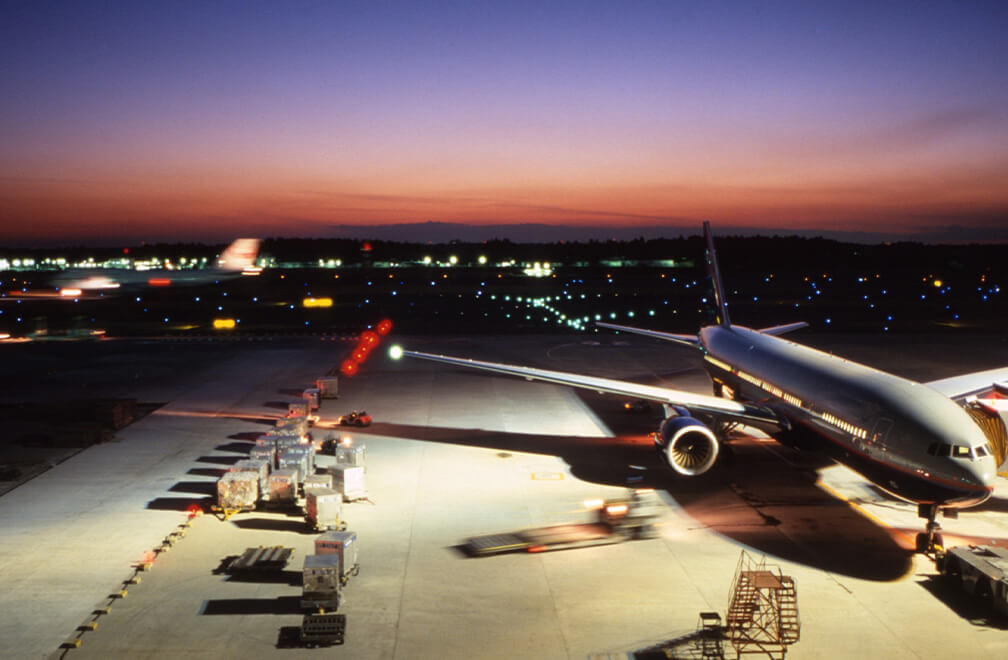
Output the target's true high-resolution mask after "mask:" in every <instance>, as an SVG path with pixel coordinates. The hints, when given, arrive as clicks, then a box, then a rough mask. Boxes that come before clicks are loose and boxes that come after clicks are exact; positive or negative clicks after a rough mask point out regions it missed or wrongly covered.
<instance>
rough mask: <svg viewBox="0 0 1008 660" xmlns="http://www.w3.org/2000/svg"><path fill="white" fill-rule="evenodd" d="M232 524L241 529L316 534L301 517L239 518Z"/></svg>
mask: <svg viewBox="0 0 1008 660" xmlns="http://www.w3.org/2000/svg"><path fill="white" fill-rule="evenodd" d="M231 524H232V525H234V526H235V527H238V528H240V529H256V530H262V531H267V532H294V533H297V534H314V533H315V532H314V530H312V529H311V527H310V526H309V525H308V523H306V522H305V521H304V520H303V519H300V518H285V519H278V518H238V519H235V520H232V521H231Z"/></svg>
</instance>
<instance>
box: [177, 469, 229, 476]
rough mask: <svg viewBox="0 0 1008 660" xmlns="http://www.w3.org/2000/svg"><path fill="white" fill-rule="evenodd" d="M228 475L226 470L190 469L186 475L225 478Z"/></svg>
mask: <svg viewBox="0 0 1008 660" xmlns="http://www.w3.org/2000/svg"><path fill="white" fill-rule="evenodd" d="M226 473H227V470H225V469H224V468H189V470H188V471H187V472H186V474H191V475H193V476H194V477H216V478H220V477H223V476H224V475H225V474H226Z"/></svg>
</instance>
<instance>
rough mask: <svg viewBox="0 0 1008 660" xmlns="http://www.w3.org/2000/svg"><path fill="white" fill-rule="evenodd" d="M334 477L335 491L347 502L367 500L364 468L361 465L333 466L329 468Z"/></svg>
mask: <svg viewBox="0 0 1008 660" xmlns="http://www.w3.org/2000/svg"><path fill="white" fill-rule="evenodd" d="M329 470H330V473H331V474H332V476H333V489H334V490H337V491H339V492H340V493H342V495H343V499H344V500H346V501H347V502H352V501H354V500H363V499H366V498H367V490H366V489H365V488H364V468H363V467H362V466H359V465H333V466H332V467H330V468H329Z"/></svg>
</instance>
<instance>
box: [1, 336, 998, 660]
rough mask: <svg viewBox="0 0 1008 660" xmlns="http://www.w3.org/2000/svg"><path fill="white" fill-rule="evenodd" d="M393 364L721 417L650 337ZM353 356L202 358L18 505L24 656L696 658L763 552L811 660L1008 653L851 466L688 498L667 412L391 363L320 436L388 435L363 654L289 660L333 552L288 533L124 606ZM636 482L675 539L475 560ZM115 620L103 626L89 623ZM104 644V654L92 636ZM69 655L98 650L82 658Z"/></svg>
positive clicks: (940, 357)
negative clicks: (561, 382) (505, 364)
mask: <svg viewBox="0 0 1008 660" xmlns="http://www.w3.org/2000/svg"><path fill="white" fill-rule="evenodd" d="M397 341H401V342H402V343H403V344H404V345H406V346H408V347H409V348H414V349H417V350H424V351H435V352H445V353H451V354H458V355H467V356H472V357H477V358H484V359H495V360H498V361H509V362H518V363H525V364H532V365H536V366H543V367H549V368H553V369H563V370H583V371H590V372H591V373H594V374H597V375H602V376H610V377H625V378H634V379H641V380H649V381H652V382H654V381H658V380H660V381H663V382H667V383H669V384H670V385H672V386H675V387H682V388H693V389H696V390H698V391H709V389H708V388H709V383H708V382H707V381H706V378H705V376H704V375H703V374H702V373H701V372H699V371H698V370H697V366H698V363H697V360H696V358H695V356H694V355H692V354H691V353H690V352H689V351H688V350H686V351H684V350H682V349H678V348H675V347H670V346H668V345H662V344H660V343H657V342H655V341H653V340H648V339H646V338H627V337H623V336H610V335H589V336H585V335H572V336H558V335H550V336H532V337H529V336H522V337H488V336H480V337H474V338H460V337H448V336H434V337H425V338H399V339H397ZM831 341H832V342H833V343H834V344H835V345H836V346H838V348H837V351H838V352H840V353H842V354H845V355H849V356H850V357H854V358H859V359H864V360H865V361H868V362H869V363H871V364H873V365H875V366H879V367H883V368H890V369H893V370H897V371H899V372H900V373H904V374H906V375H912V376H915V377H918V378H922V379H927V378H939V377H944V376H948V375H952V374H954V373H960V372H965V371H971V370H976V369H980V368H987V367H992V366H998V365H1002V364H1008V351H1006V350H1005V348H1004V346H1003V344H1001V343H999V342H988V344H987V345H986V346H984V345H983V344H982V342H978V341H972V342H970V343H969V344H968V345H966V344H963V350H962V351H961V352H957V350H958V347H957V346H956V344H955V343H952V342H949V341H946V340H944V339H941V340H939V339H930V338H921V337H919V338H911V339H907V338H905V337H904V338H897V339H895V340H894V341H892V343H891V344H889V345H888V346H885V345H882V346H881V347H880V346H879V343H878V342H877V341H876V338H857V337H853V338H842V337H833V338H831ZM883 341H884V340H883ZM161 348H163V347H161V346H160V345H159V344H150V345H146V346H139V347H137V348H136V349H135V350H136V352H137V353H136V360H133V361H130V360H125V359H124V360H121V363H119V364H118V366H117V367H116V368H117V369H121V370H130V369H134V368H136V365H137V364H138V363H142V360H143V357H142V354H143V353H144V352H146V351H150V352H153V353H156V352H157V351H159V350H160V349H161ZM348 348H349V344H339V343H334V342H323V341H319V340H311V339H307V338H306V339H304V340H301V341H293V340H290V341H286V342H283V343H279V344H278V343H268V342H264V343H251V342H250V343H248V344H243V345H241V346H222V347H221V351H220V354H219V355H216V356H214V357H213V359H212V360H211V359H208V357H207V356H202V357H201V354H200V353H199V352H193V353H184V354H182V355H180V356H178V361H179V362H183V363H184V361H185V360H192V366H193V369H192V371H191V375H190V377H189V378H186V377H185V374H186V373H189V372H188V371H187V370H186V369H182V370H181V371H180V372H179V373H178V374H176V375H177V377H176V378H172V379H166V381H164V382H159V383H154V382H151V383H147V382H145V380H144V379H143V378H139V379H135V380H134V382H133V383H132V384H131V385H130V387H131V389H130V390H129V391H131V392H133V395H134V396H137V397H138V398H139V399H140V400H142V401H144V400H147V401H153V400H156V401H159V402H162V401H167V403H166V404H165V405H163V406H161V407H160V408H158V409H157V410H155V411H154V412H153V413H151V414H150V415H148V416H146V417H144V418H143V419H141V420H139V421H137V422H135V423H134V424H132V425H131V426H129V427H127V428H125V429H122V430H121V431H119V432H117V434H116V441H115V442H112V443H106V444H102V445H97V446H94V447H91V448H88V449H86V450H84V451H81V452H79V453H77V454H75V455H73V456H71V457H70V458H67V459H66V460H64V461H63V462H61V463H59V464H58V465H56V466H54V467H53V468H52V469H50V470H48V471H46V472H44V473H43V474H41V475H40V476H38V477H36V478H34V479H32V480H31V481H28V482H26V483H24V484H22V485H21V486H19V487H18V488H15V489H14V490H12V491H10V492H8V493H6V494H4V495H3V496H2V497H0V525H2V526H3V529H4V533H3V535H2V537H0V575H2V579H3V584H4V589H3V590H2V592H0V612H3V613H4V616H3V618H2V620H0V634H2V635H3V639H4V648H5V653H4V655H5V656H7V657H32V658H34V657H66V658H98V657H101V658H108V657H129V658H134V657H139V658H162V657H163V658H169V657H171V658H174V657H178V656H180V655H183V654H184V655H186V656H191V657H239V656H244V657H271V656H274V655H276V656H282V657H294V656H307V655H309V654H315V655H325V656H326V657H346V658H354V659H355V660H356V659H361V658H498V657H500V658H504V657H508V658H514V657H530V658H586V657H592V656H601V657H606V656H607V654H612V655H618V654H621V653H624V654H625V653H629V652H633V651H635V650H639V649H643V648H647V647H649V646H653V645H656V644H660V643H661V642H663V641H664V640H668V639H670V638H673V637H676V636H679V635H682V634H684V633H688V632H690V631H692V630H694V629H695V628H696V625H697V619H698V615H699V613H700V612H702V611H720V612H721V613H722V614H723V613H724V611H725V609H726V607H727V604H728V597H729V590H730V587H731V581H732V578H733V574H734V571H735V568H736V564H737V562H738V559H739V554H740V552H741V551H742V550H743V549H744V550H746V551H747V552H749V553H750V554H752V555H754V556H756V557H760V556H762V555H764V554H765V555H766V556H767V560H768V561H769V562H771V563H773V564H777V565H779V566H780V567H781V569H782V570H783V572H784V574H786V575H791V576H793V577H794V578H795V581H796V583H797V592H798V606H799V612H800V617H801V622H802V630H801V640H800V641H799V642H798V643H797V644H795V645H793V646H792V647H790V648H789V650H788V657H790V658H821V657H830V658H834V657H858V656H861V657H886V658H930V657H935V658H938V657H950V656H951V657H973V658H1003V657H1004V656H1005V655H1006V653H1008V630H1006V626H1005V624H1004V622H998V621H994V620H990V619H989V618H988V617H987V616H986V614H985V612H984V611H983V610H982V609H981V608H979V607H978V605H977V604H976V603H974V602H973V601H971V600H970V599H969V598H967V597H965V596H964V595H961V594H959V593H958V591H956V590H955V589H951V588H949V586H948V585H947V584H945V583H944V582H943V581H941V580H939V579H936V578H935V571H934V567H933V566H932V565H931V563H930V562H929V561H927V560H926V559H924V558H922V557H916V556H914V555H912V554H911V552H910V550H909V548H910V546H911V545H912V540H913V539H912V535H913V533H915V532H916V531H917V529H918V528H919V527H920V523H919V521H918V520H917V519H916V516H915V515H914V514H915V511H914V509H913V507H911V506H910V505H907V504H902V503H899V502H894V501H892V500H891V499H889V498H888V497H886V496H884V495H883V494H881V493H879V492H878V491H877V490H875V489H874V488H872V487H871V486H870V484H867V482H865V481H864V480H863V479H860V478H859V477H858V476H857V475H854V474H853V473H851V472H850V471H848V470H846V469H844V468H840V467H837V466H831V465H830V464H828V463H827V462H824V461H822V460H821V459H820V457H818V456H815V455H811V456H809V455H805V454H799V453H797V452H794V451H792V450H789V449H786V448H782V447H780V446H778V445H776V444H775V443H772V442H767V441H764V440H762V439H760V438H753V437H745V438H740V439H739V441H738V442H737V445H736V449H735V452H734V453H735V460H734V461H733V462H732V463H731V464H730V465H726V466H723V467H721V468H719V469H717V470H716V471H715V472H712V473H709V474H708V475H704V476H702V477H699V478H695V479H675V478H673V477H672V476H671V474H670V473H669V472H668V471H667V470H663V469H660V468H661V466H660V465H659V463H658V461H657V458H656V456H655V454H654V452H653V449H652V448H651V447H650V439H649V438H648V437H647V434H648V433H649V431H650V430H652V429H653V428H654V427H655V425H656V420H655V416H656V411H651V412H650V413H637V414H635V413H627V412H624V411H623V410H622V409H621V408H622V402H621V401H615V400H613V399H609V398H604V397H600V396H597V395H591V394H578V393H575V392H574V391H572V390H569V389H566V388H562V387H558V386H553V385H548V384H541V383H527V382H524V381H522V380H519V379H513V378H506V377H497V376H494V375H490V374H485V373H480V372H473V371H464V370H459V369H454V368H451V367H448V366H444V365H437V364H433V363H427V362H419V361H409V360H406V361H402V362H391V361H389V360H387V359H384V358H383V357H379V356H375V357H374V358H373V359H372V360H371V361H369V362H368V363H367V364H366V365H365V367H364V368H363V369H362V371H361V372H360V373H359V374H358V375H357V376H355V377H354V378H352V379H343V380H342V381H341V396H340V398H339V399H337V400H326V401H324V402H323V407H322V411H321V413H322V419H321V422H320V427H321V426H325V425H326V423H327V421H331V420H332V419H333V418H334V417H335V416H337V415H339V414H342V413H345V412H347V411H349V410H350V409H353V408H358V409H359V408H365V409H367V411H368V412H369V413H371V414H372V415H373V417H374V419H375V423H374V424H373V425H372V426H371V427H370V428H367V429H363V430H356V429H355V430H352V431H345V430H340V431H339V432H340V433H342V434H349V435H352V436H353V437H354V439H355V441H356V442H358V443H361V442H363V443H364V444H365V445H366V447H367V466H368V471H367V475H366V479H367V488H368V491H369V497H370V500H371V501H370V502H355V503H352V504H347V505H346V506H345V509H344V512H345V518H346V519H347V521H348V524H349V527H350V529H351V530H353V531H355V532H357V534H358V539H359V553H360V564H361V572H360V574H359V575H358V576H356V577H353V578H351V579H350V582H349V584H348V585H347V587H346V593H345V595H346V601H345V603H344V605H343V606H341V608H340V611H341V612H342V613H344V614H345V615H346V617H347V637H346V643H345V644H344V645H342V646H336V647H332V648H330V649H328V650H309V649H281V648H277V643H278V640H279V639H280V637H281V631H282V629H283V628H285V627H290V626H296V625H298V624H299V623H300V620H301V614H300V611H299V608H298V605H299V602H298V601H299V598H300V586H299V584H300V583H299V577H300V568H301V563H302V561H303V557H304V556H305V554H307V553H309V552H310V551H311V548H312V542H313V539H314V535H313V534H310V533H308V532H307V529H306V528H305V527H304V525H303V523H302V522H301V521H300V520H299V519H298V518H296V517H293V516H289V515H285V514H282V513H266V512H251V513H242V514H238V515H236V516H234V517H233V518H231V519H230V520H228V521H221V520H218V519H216V518H214V517H213V516H210V515H203V516H200V517H197V518H195V519H194V520H193V521H192V524H191V527H188V528H186V534H185V536H184V537H183V538H179V539H178V540H177V541H176V542H175V543H174V544H173V546H172V547H171V549H170V550H167V551H165V552H163V553H160V554H159V555H158V556H157V557H156V559H155V561H154V563H153V564H152V566H151V570H149V571H147V572H143V573H141V574H140V576H141V577H142V580H141V581H140V582H139V583H138V584H124V582H125V581H127V579H128V578H130V577H131V576H133V575H134V570H135V569H134V566H135V565H136V563H137V562H140V561H142V560H143V559H145V557H149V556H150V555H149V553H150V551H151V550H152V549H154V548H156V547H159V546H161V544H162V541H163V539H164V538H165V537H166V536H168V535H169V534H171V533H172V532H173V531H177V530H179V529H180V528H179V525H180V524H182V523H183V522H184V521H185V520H186V519H187V514H186V510H187V509H188V507H189V506H190V505H191V504H192V503H194V502H198V501H201V500H203V499H204V498H205V497H207V496H209V495H211V494H213V493H214V492H215V489H214V482H215V480H216V477H217V476H218V475H219V474H220V472H221V470H223V469H226V467H227V465H229V464H230V463H233V462H234V461H236V460H238V459H240V458H241V457H242V456H243V455H244V454H245V453H247V451H248V448H249V446H250V440H251V439H252V438H254V437H255V435H257V434H258V433H259V432H262V431H263V430H265V429H267V428H268V427H269V425H270V424H271V421H272V419H274V418H276V417H278V416H279V415H280V414H281V411H282V409H284V408H285V407H286V402H287V401H291V400H295V399H296V398H297V396H298V393H299V392H300V390H301V389H302V388H304V387H307V386H309V385H310V384H311V383H312V381H313V380H314V378H315V377H317V376H320V375H323V374H324V372H325V371H327V370H328V369H329V368H330V367H332V366H333V365H336V364H338V363H339V361H340V359H341V358H342V353H343V352H345V351H346V350H347V349H348ZM859 352H860V353H859ZM862 354H868V355H869V357H871V358H872V359H871V360H869V359H868V358H867V357H865V356H864V355H862ZM953 356H955V357H953ZM950 370H951V371H950ZM112 373H115V372H114V370H113V371H112ZM123 373H125V371H123ZM145 387H146V388H150V390H151V391H149V392H147V391H145ZM316 432H318V431H316ZM323 432H324V431H323ZM628 483H629V484H632V485H634V486H652V487H655V488H657V489H658V490H659V492H660V493H661V495H662V498H663V501H664V503H665V504H666V511H665V514H664V516H663V519H662V526H661V528H660V529H661V534H660V537H659V538H657V539H650V540H639V541H631V542H626V543H621V544H615V545H605V546H599V547H591V548H581V549H575V550H567V551H557V552H546V553H538V554H509V555H501V556H495V557H488V558H468V557H465V556H464V555H463V554H461V553H460V552H459V551H458V550H457V549H456V546H457V544H458V543H460V542H461V541H463V540H464V539H466V538H468V537H471V536H476V535H480V534H489V533H494V532H506V531H511V530H515V529H523V528H529V527H536V526H543V525H550V524H559V523H565V522H571V521H581V520H587V519H588V516H589V513H588V512H586V511H585V510H584V506H583V501H584V500H585V499H588V498H598V497H603V498H604V497H618V496H621V495H623V494H624V493H625V492H626V485H627V484H628ZM1006 490H1008V484H1005V483H1004V481H1002V482H1001V483H999V485H998V491H997V492H996V494H995V497H994V498H993V499H992V500H991V501H990V502H988V503H987V504H985V505H983V506H981V507H977V508H976V509H972V510H969V511H966V512H963V513H962V514H960V517H959V519H958V520H949V521H943V525H944V527H945V531H946V538H947V540H948V541H949V542H951V541H952V539H953V538H961V537H968V538H970V539H978V538H982V539H984V540H985V541H986V542H997V543H999V544H1005V543H1008V516H1006V513H1008V495H1006ZM258 545H284V546H287V547H292V548H294V550H295V552H294V558H293V559H292V561H291V563H290V565H289V566H288V567H287V570H286V571H285V572H284V573H283V574H281V575H280V576H279V579H276V580H271V581H267V582H255V581H236V580H233V579H229V578H228V576H226V575H221V574H218V573H215V569H217V568H218V567H219V566H220V564H221V562H222V560H224V559H225V558H226V557H228V556H231V555H236V554H240V553H241V552H242V551H243V550H244V549H245V548H247V547H255V546H258ZM124 588H125V589H126V591H127V595H126V596H125V597H122V591H123V589H124ZM110 596H115V597H110ZM108 603H111V607H110V608H109V611H108V613H107V614H100V615H96V614H95V613H94V612H95V610H96V608H99V607H104V605H105V604H108ZM92 620H95V621H97V624H98V625H97V628H96V629H95V630H90V629H88V630H86V631H84V632H81V631H79V630H78V628H79V627H80V626H82V625H83V624H85V623H87V622H89V621H92ZM72 638H80V639H81V646H80V647H79V648H61V645H63V644H64V643H65V642H67V641H68V640H70V639H72ZM729 657H733V656H732V654H730V653H729Z"/></svg>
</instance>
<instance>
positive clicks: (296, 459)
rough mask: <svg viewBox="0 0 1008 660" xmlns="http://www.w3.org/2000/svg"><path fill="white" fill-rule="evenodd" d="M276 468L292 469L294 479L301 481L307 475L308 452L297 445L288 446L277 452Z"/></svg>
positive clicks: (297, 481)
mask: <svg viewBox="0 0 1008 660" xmlns="http://www.w3.org/2000/svg"><path fill="white" fill-rule="evenodd" d="M277 468H278V469H285V468H286V469H292V470H294V473H295V474H294V481H295V482H296V483H299V484H300V483H301V482H303V481H304V479H305V477H307V476H308V474H309V471H308V454H307V453H305V452H304V451H302V450H301V449H300V448H298V447H288V448H287V449H284V450H283V451H281V452H279V453H278V454H277Z"/></svg>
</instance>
